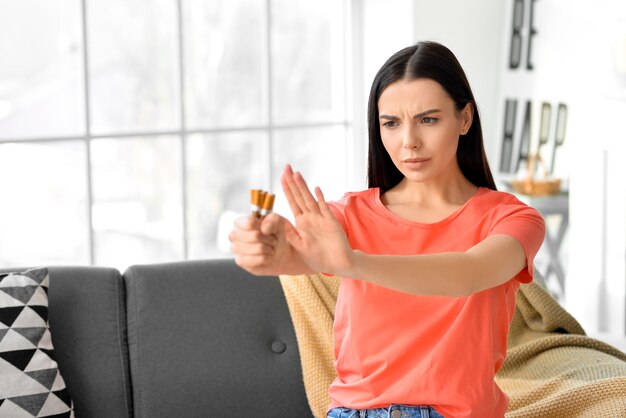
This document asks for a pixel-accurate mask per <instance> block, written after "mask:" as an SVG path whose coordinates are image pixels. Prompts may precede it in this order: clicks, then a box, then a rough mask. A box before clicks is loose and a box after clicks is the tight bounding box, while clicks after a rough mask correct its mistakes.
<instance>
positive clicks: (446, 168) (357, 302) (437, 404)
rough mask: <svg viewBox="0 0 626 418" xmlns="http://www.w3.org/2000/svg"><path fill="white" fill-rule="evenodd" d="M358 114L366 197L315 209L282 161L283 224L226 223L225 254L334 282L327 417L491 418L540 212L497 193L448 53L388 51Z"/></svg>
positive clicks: (315, 199) (539, 235)
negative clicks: (363, 122)
mask: <svg viewBox="0 0 626 418" xmlns="http://www.w3.org/2000/svg"><path fill="white" fill-rule="evenodd" d="M368 113H369V114H368V117H369V157H368V159H369V161H368V162H369V164H368V183H369V184H368V186H369V188H368V189H367V190H364V191H359V192H352V193H347V194H345V195H344V197H343V198H342V199H340V200H339V201H337V202H326V201H325V199H324V196H323V193H322V191H321V190H320V189H319V188H316V189H315V196H313V195H312V194H311V192H310V191H309V188H308V187H307V184H306V182H305V180H304V178H303V177H302V175H301V174H300V173H297V172H293V171H292V169H291V167H289V166H287V167H286V168H285V171H284V173H283V175H282V178H281V182H282V187H283V190H284V192H285V195H286V197H287V200H288V202H289V206H290V208H291V211H292V212H293V215H294V218H295V225H292V224H291V223H290V222H289V221H288V220H286V219H285V218H282V217H280V216H279V215H277V214H272V215H270V216H268V217H266V218H265V219H263V220H262V221H259V220H255V219H252V218H248V217H246V218H242V219H240V220H238V221H237V223H236V225H235V227H234V229H233V231H232V232H231V234H230V239H231V242H232V250H233V252H234V254H235V260H236V262H237V263H238V265H240V266H241V267H243V268H244V269H246V270H248V271H250V272H252V273H254V274H272V275H276V274H302V273H313V272H324V273H328V274H333V275H337V276H339V277H341V285H340V289H339V295H338V298H337V306H336V311H335V323H334V328H333V335H334V344H335V347H334V351H335V358H336V362H335V366H336V370H337V378H336V379H335V381H334V382H333V384H332V385H331V387H330V397H331V404H330V405H329V411H328V417H332V418H338V417H342V418H343V417H364V416H367V417H379V416H380V417H382V416H385V417H387V416H402V417H427V416H430V417H440V416H444V417H480V418H485V417H502V416H504V413H505V411H506V409H507V398H506V396H505V394H504V393H503V392H502V391H501V390H500V389H499V388H498V386H497V385H496V383H495V382H494V376H495V374H496V372H497V371H498V370H499V369H500V367H501V366H502V363H503V361H504V357H505V355H506V347H507V335H508V330H509V324H510V321H511V319H512V317H513V312H514V310H515V294H516V292H517V290H518V287H519V285H520V283H527V282H530V281H531V280H532V276H533V258H534V256H535V254H536V252H537V251H538V249H539V247H540V246H541V243H542V242H543V238H544V234H545V225H544V221H543V218H542V217H541V215H540V214H539V213H538V212H537V211H536V210H534V209H533V208H531V207H528V206H526V205H525V204H524V203H522V202H520V201H519V200H518V199H516V198H515V196H513V195H511V194H508V193H504V192H498V191H496V187H495V184H494V181H493V178H492V175H491V172H490V169H489V165H488V163H487V160H486V157H485V152H484V147H483V139H482V129H481V125H480V118H479V115H478V110H477V107H476V103H475V100H474V96H473V94H472V91H471V89H470V86H469V83H468V81H467V78H466V76H465V74H464V72H463V69H462V68H461V66H460V64H459V62H458V61H457V59H456V58H455V56H454V55H453V54H452V52H450V51H449V50H448V49H447V48H446V47H444V46H442V45H440V44H438V43H434V42H421V43H418V44H416V45H414V46H411V47H408V48H405V49H403V50H401V51H399V52H397V53H396V54H394V55H393V56H392V57H391V58H390V59H389V60H388V61H387V62H386V63H385V64H384V65H383V66H382V68H381V69H380V70H379V72H378V74H377V75H376V77H375V79H374V82H373V85H372V89H371V93H370V98H369V110H368ZM393 411H399V412H393Z"/></svg>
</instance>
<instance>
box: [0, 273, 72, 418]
mask: <svg viewBox="0 0 626 418" xmlns="http://www.w3.org/2000/svg"><path fill="white" fill-rule="evenodd" d="M48 283H49V276H48V269H46V268H37V269H31V270H27V271H23V272H15V273H5V274H0V382H2V384H1V385H0V416H3V417H14V418H19V417H47V416H58V417H73V416H74V413H73V411H72V401H71V398H70V396H69V394H68V391H67V388H66V386H65V381H64V380H63V377H62V375H61V373H60V372H59V367H58V364H57V362H56V361H55V360H54V358H55V356H54V346H53V344H52V339H51V336H50V327H49V324H48Z"/></svg>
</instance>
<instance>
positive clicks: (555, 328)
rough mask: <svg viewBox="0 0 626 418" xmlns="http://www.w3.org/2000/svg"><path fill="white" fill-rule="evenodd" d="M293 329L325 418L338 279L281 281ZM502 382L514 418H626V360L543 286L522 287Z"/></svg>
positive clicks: (309, 388)
mask: <svg viewBox="0 0 626 418" xmlns="http://www.w3.org/2000/svg"><path fill="white" fill-rule="evenodd" d="M280 283H281V285H282V288H283V291H284V293H285V298H286V300H287V305H288V306H289V312H290V314H291V319H292V322H293V324H294V328H295V332H296V338H297V340H298V349H299V352H300V359H301V362H302V375H303V378H304V388H305V391H306V396H307V399H308V401H309V405H310V406H311V410H312V411H313V415H314V416H315V417H316V418H321V417H325V416H326V408H327V406H328V404H329V402H330V398H329V396H328V387H329V386H330V384H331V382H332V381H333V379H334V378H335V369H334V365H333V360H334V357H333V339H332V323H333V318H334V315H335V302H336V300H337V292H338V289H339V279H338V278H336V277H326V276H322V275H299V276H287V275H282V276H280ZM496 382H497V383H498V385H499V386H500V387H501V388H502V390H503V391H504V392H505V393H506V394H507V395H508V396H509V401H510V403H509V410H508V412H507V414H506V416H507V418H519V417H533V418H534V417H558V418H562V417H567V418H577V417H580V418H582V417H607V418H616V417H626V354H624V353H622V352H621V351H619V350H617V349H616V348H614V347H611V346H610V345H607V344H605V343H603V342H600V341H598V340H595V339H593V338H590V337H587V336H585V334H584V331H583V329H582V328H581V326H580V324H578V322H577V321H576V320H575V319H574V318H573V317H572V316H571V315H570V314H569V313H567V312H566V311H565V310H564V309H563V308H562V307H561V306H560V305H559V304H558V303H557V301H556V300H555V299H553V298H552V297H551V296H550V295H549V294H548V293H547V292H546V291H545V290H544V289H543V288H542V287H541V286H539V285H538V284H536V283H534V282H533V283H531V284H528V285H522V286H521V287H520V291H519V292H518V294H517V300H516V309H515V316H514V318H513V322H512V324H511V330H510V333H509V346H508V351H507V357H506V360H505V362H504V365H503V366H502V369H501V370H500V371H499V372H498V374H497V375H496Z"/></svg>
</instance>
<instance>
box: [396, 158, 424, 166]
mask: <svg viewBox="0 0 626 418" xmlns="http://www.w3.org/2000/svg"><path fill="white" fill-rule="evenodd" d="M429 161H430V158H407V159H404V160H402V163H403V164H404V165H405V166H406V167H408V168H421V167H422V166H424V165H426V164H427V163H428V162H429Z"/></svg>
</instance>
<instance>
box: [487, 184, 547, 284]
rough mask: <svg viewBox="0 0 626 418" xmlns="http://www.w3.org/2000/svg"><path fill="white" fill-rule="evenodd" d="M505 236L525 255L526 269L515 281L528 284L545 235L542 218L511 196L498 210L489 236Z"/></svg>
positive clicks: (535, 211)
mask: <svg viewBox="0 0 626 418" xmlns="http://www.w3.org/2000/svg"><path fill="white" fill-rule="evenodd" d="M495 234H506V235H510V236H512V237H513V238H515V239H517V240H518V241H519V243H520V244H521V245H522V247H523V248H524V253H525V254H526V268H524V269H523V270H522V271H520V272H519V273H518V274H517V275H516V276H515V279H516V280H518V281H519V282H521V283H530V282H531V281H532V280H533V275H534V259H535V255H537V252H538V251H539V248H540V247H541V244H543V240H544V238H545V235H546V225H545V221H544V219H543V216H541V214H540V213H539V211H537V210H536V209H535V208H533V207H531V206H528V205H526V204H525V203H523V202H521V201H519V200H518V199H517V198H515V197H514V196H513V198H512V200H511V202H510V203H508V204H505V205H503V206H502V207H500V208H499V210H498V214H497V219H496V220H495V222H494V224H493V226H492V228H491V230H490V231H489V235H495Z"/></svg>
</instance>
